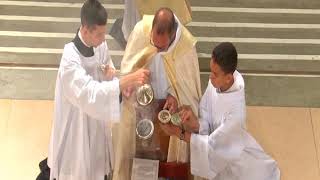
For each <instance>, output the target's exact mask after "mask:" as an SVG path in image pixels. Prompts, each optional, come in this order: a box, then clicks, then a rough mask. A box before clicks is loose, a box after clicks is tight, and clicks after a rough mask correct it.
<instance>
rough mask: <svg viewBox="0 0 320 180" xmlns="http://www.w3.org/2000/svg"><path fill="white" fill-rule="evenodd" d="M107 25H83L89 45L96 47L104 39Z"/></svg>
mask: <svg viewBox="0 0 320 180" xmlns="http://www.w3.org/2000/svg"><path fill="white" fill-rule="evenodd" d="M106 31H107V27H106V25H101V26H100V25H94V26H93V27H87V26H85V36H86V40H87V42H86V43H88V45H89V46H93V47H97V46H99V45H100V44H101V43H102V42H104V41H105V35H106Z"/></svg>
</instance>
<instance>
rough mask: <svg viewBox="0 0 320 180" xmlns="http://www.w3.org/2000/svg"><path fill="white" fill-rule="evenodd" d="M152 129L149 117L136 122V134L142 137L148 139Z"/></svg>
mask: <svg viewBox="0 0 320 180" xmlns="http://www.w3.org/2000/svg"><path fill="white" fill-rule="evenodd" d="M153 131H154V125H153V122H152V121H151V120H149V119H143V120H141V121H139V122H138V124H137V127H136V133H137V135H138V136H139V137H140V138H142V139H149V138H150V137H151V136H152V134H153Z"/></svg>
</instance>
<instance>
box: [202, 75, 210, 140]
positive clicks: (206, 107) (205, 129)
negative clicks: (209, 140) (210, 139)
mask: <svg viewBox="0 0 320 180" xmlns="http://www.w3.org/2000/svg"><path fill="white" fill-rule="evenodd" d="M211 90H212V89H211V87H210V81H209V83H208V86H207V89H206V91H205V93H204V94H203V96H202V98H201V101H200V104H199V116H200V118H199V124H200V127H199V134H201V135H209V134H210V129H211V128H210V123H209V122H210V117H211V114H210V113H211V110H210V109H211V108H212V106H211V101H210V99H211V98H212V97H211V96H210V95H211Z"/></svg>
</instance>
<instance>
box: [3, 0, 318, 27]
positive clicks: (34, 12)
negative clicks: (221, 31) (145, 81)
mask: <svg viewBox="0 0 320 180" xmlns="http://www.w3.org/2000/svg"><path fill="white" fill-rule="evenodd" d="M51 4H52V3H51ZM79 5H80V4H79ZM114 6H116V7H117V8H119V9H113V7H114ZM105 7H106V9H107V11H108V15H109V16H108V18H109V19H117V18H119V17H123V8H124V7H123V5H113V4H111V5H110V6H108V5H105ZM192 8H193V9H195V11H193V12H192V18H193V19H192V20H193V21H194V22H238V23H240V22H245V23H250V22H252V23H255V22H264V23H288V24H296V23H303V24H319V22H318V21H317V19H319V18H320V13H319V12H320V11H317V12H310V14H305V13H302V12H304V11H303V10H299V9H295V10H294V11H293V13H288V12H286V11H285V10H283V9H278V10H277V9H276V10H274V11H271V12H272V13H263V12H270V10H268V9H267V8H259V9H253V8H248V10H247V11H246V10H242V9H241V8H240V9H239V8H219V7H202V8H199V7H192ZM0 10H1V15H2V16H3V15H19V16H35V17H60V18H61V17H68V18H71V17H73V18H79V15H80V13H79V11H80V7H42V6H16V5H1V2H0ZM239 10H241V11H240V12H237V11H239ZM250 10H252V12H250ZM233 11H236V12H233Z"/></svg>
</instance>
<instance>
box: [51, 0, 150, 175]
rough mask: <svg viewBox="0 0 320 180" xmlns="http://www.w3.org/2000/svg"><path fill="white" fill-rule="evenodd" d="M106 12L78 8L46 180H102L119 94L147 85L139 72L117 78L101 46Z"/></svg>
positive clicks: (58, 93)
mask: <svg viewBox="0 0 320 180" xmlns="http://www.w3.org/2000/svg"><path fill="white" fill-rule="evenodd" d="M106 24H107V12H106V10H105V8H104V7H103V6H102V5H101V4H100V2H98V1H97V0H87V1H86V2H85V3H84V5H83V6H82V8H81V27H80V29H79V30H78V32H77V34H76V36H75V38H74V39H73V40H72V42H70V43H68V44H66V45H65V47H64V51H63V55H62V59H61V63H60V67H59V71H58V75H57V81H56V89H55V102H54V103H55V104H54V119H53V125H52V132H51V140H50V145H49V157H48V166H49V167H50V168H51V173H50V179H51V180H52V179H56V180H104V179H105V177H106V176H107V175H109V174H110V172H111V170H112V167H113V159H114V157H113V152H112V149H113V148H112V140H111V139H112V138H111V129H110V127H111V123H113V122H117V121H118V120H119V119H120V117H119V116H120V104H119V103H120V102H119V101H120V100H119V96H120V93H121V91H122V90H123V89H126V88H128V87H131V86H135V85H141V84H144V83H146V82H147V81H148V76H149V71H148V70H144V69H139V70H137V71H135V72H133V73H131V74H129V75H126V76H124V77H122V78H120V79H118V78H116V77H114V71H115V69H114V66H113V63H112V60H111V57H110V53H109V51H108V47H107V43H106V41H105V35H106Z"/></svg>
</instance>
